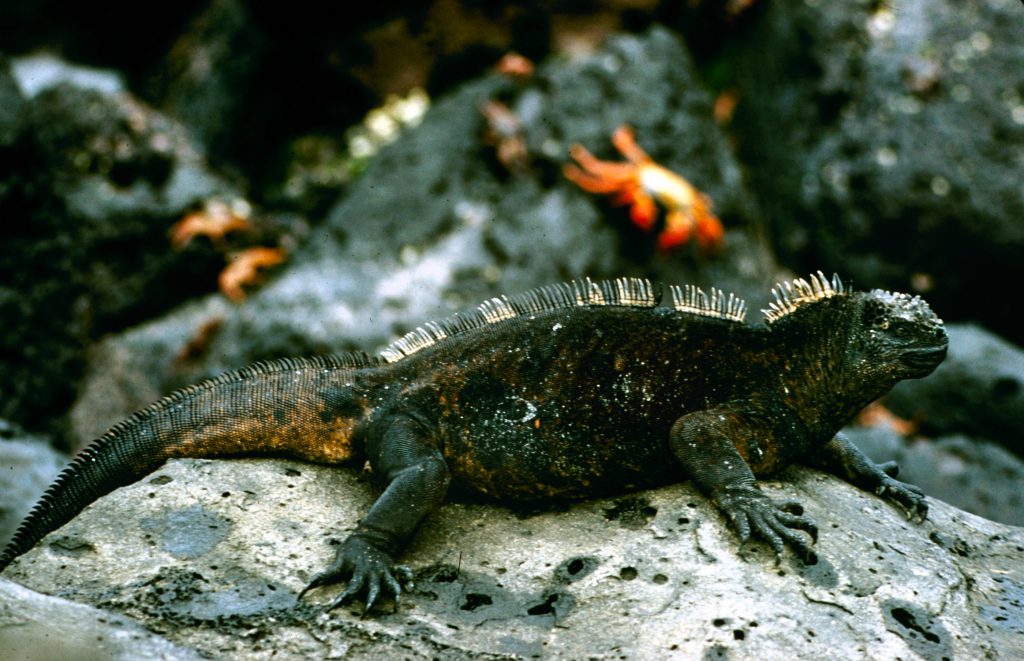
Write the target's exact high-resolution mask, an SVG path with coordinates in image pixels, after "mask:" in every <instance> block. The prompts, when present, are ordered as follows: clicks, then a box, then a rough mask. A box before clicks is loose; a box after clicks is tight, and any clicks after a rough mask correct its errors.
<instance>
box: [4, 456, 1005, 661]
mask: <svg viewBox="0 0 1024 661" xmlns="http://www.w3.org/2000/svg"><path fill="white" fill-rule="evenodd" d="M764 488H765V489H766V491H767V492H768V493H769V494H771V495H772V496H773V497H776V498H797V499H799V500H801V501H803V503H804V504H805V506H806V509H807V512H808V514H810V515H811V516H813V517H814V518H815V519H816V520H817V522H818V524H819V526H820V528H821V535H820V540H819V543H818V553H819V556H820V561H819V562H818V564H816V565H812V566H803V565H802V564H801V563H799V561H797V560H795V559H793V558H792V557H790V556H788V555H787V556H786V557H784V558H783V561H782V563H781V565H776V564H775V559H774V557H773V554H772V553H771V551H770V550H769V549H767V548H766V547H764V546H761V545H757V544H751V545H748V546H747V547H745V548H743V549H740V548H738V546H739V545H738V542H737V540H736V538H735V536H734V534H733V533H732V532H731V531H730V530H728V529H727V528H726V526H725V524H724V522H723V520H722V518H721V517H720V516H719V515H718V514H717V513H716V512H715V511H714V510H713V509H712V507H711V506H710V504H709V503H708V501H706V500H705V499H704V498H702V497H701V496H700V495H698V494H697V492H696V491H695V490H694V489H693V487H691V486H690V485H688V484H681V485H676V486H669V487H665V488H662V489H657V490H652V491H644V492H638V493H634V494H630V495H625V496H622V497H619V498H610V499H602V500H593V501H586V502H582V503H579V504H575V505H572V506H569V507H567V508H555V509H551V510H542V511H532V512H529V513H526V512H519V513H516V512H513V511H510V510H507V509H505V508H502V507H498V506H494V505H489V504H485V503H477V504H473V503H455V504H449V505H446V506H444V507H442V508H441V509H440V510H439V511H438V512H437V513H436V514H435V515H433V516H432V517H430V518H429V519H428V521H427V522H426V523H425V525H424V527H423V529H422V530H421V531H420V533H419V535H418V536H417V538H416V540H415V541H414V543H413V544H412V546H411V547H410V548H409V549H408V551H407V552H406V553H405V554H404V555H403V557H402V561H405V562H408V563H409V564H411V565H412V566H413V567H414V568H415V570H416V587H415V589H414V590H413V591H412V592H411V593H410V594H407V595H406V596H405V597H404V598H403V600H402V603H401V606H400V608H399V609H398V612H396V613H393V612H390V606H385V607H383V608H381V609H380V610H379V612H377V613H375V616H374V617H372V618H367V619H362V618H361V617H360V609H361V606H360V605H358V604H356V605H354V606H352V607H347V608H341V609H337V610H335V611H332V612H330V613H327V614H324V613H321V612H319V610H318V609H317V607H316V605H317V604H322V603H326V602H327V601H328V600H329V599H330V598H331V597H332V596H333V595H335V594H337V593H338V591H339V590H340V586H331V587H326V588H320V589H318V590H316V591H314V592H313V593H311V594H310V595H309V596H308V597H307V598H306V599H305V600H304V601H303V602H302V603H299V604H296V602H295V596H296V594H297V592H298V590H299V589H301V587H302V586H303V585H304V584H305V583H306V582H307V581H308V580H309V578H310V577H311V576H312V574H313V573H315V572H317V571H319V570H320V569H321V568H322V567H324V566H325V564H326V563H327V562H328V561H329V560H330V559H331V558H332V557H333V548H332V543H333V541H332V540H337V539H340V538H341V537H342V536H344V535H345V533H346V531H347V530H349V529H351V528H352V527H353V526H354V525H355V523H356V521H357V520H358V517H359V516H360V514H361V513H362V512H365V511H366V508H367V507H369V505H370V503H371V501H372V497H373V496H372V493H371V490H370V489H369V488H368V486H367V484H366V480H365V479H363V478H362V477H361V476H360V475H359V474H358V473H357V472H356V471H354V470H352V469H339V468H328V467H322V466H313V465H306V464H299V463H294V462H286V461H278V460H240V461H201V460H177V461H172V462H170V463H168V464H167V465H166V466H165V467H164V468H162V469H160V470H158V471H157V472H156V473H154V474H152V475H150V476H149V477H147V478H145V479H143V480H142V481H140V482H138V483H136V484H134V485H131V486H129V487H126V488H123V489H120V490H118V491H117V492H115V493H113V494H111V495H110V496H108V497H106V498H103V499H101V500H100V501H98V502H97V503H96V504H94V505H93V506H91V507H90V508H88V509H87V510H86V511H85V512H84V513H82V514H81V515H80V516H79V517H78V518H76V519H75V520H73V521H72V522H71V523H69V524H68V525H66V526H65V527H64V528H62V529H60V530H58V531H56V532H55V533H53V534H51V535H50V536H49V537H47V538H46V539H45V540H44V541H43V542H42V543H41V544H40V545H39V546H38V547H37V548H35V549H34V550H32V551H30V552H29V553H28V554H26V555H25V556H23V557H22V558H21V559H19V560H18V561H16V562H15V563H14V564H13V565H12V566H11V567H10V568H9V570H8V571H7V572H5V577H6V578H10V579H12V580H15V581H17V582H19V583H22V584H24V585H26V586H28V587H29V588H31V589H33V590H38V591H41V592H44V593H48V594H53V595H56V596H59V597H63V598H68V599H72V600H75V601H79V602H82V603H86V604H91V605H95V606H98V607H101V608H104V609H109V610H110V611H112V612H113V613H117V614H118V615H117V617H122V616H127V617H131V618H133V619H136V620H138V621H139V622H140V623H142V624H143V626H146V627H147V628H149V629H151V630H153V631H156V632H159V633H160V634H161V635H163V636H165V637H166V638H167V639H169V640H170V641H172V642H173V643H174V644H176V645H179V646H181V647H185V648H188V649H192V650H194V651H196V652H198V653H200V654H206V655H213V656H216V657H218V658H246V659H260V658H302V657H306V658H308V657H310V656H315V657H320V658H331V657H339V656H346V658H355V659H383V658H394V656H395V655H398V656H400V657H402V658H437V657H440V658H449V659H464V658H465V659H476V658H483V659H490V658H515V657H535V656H541V657H544V656H556V655H557V656H559V657H562V658H593V657H607V656H615V657H619V656H623V655H624V656H626V657H628V658H664V657H666V656H673V655H679V656H680V657H682V658H697V657H700V656H702V655H730V656H731V655H734V654H735V655H739V656H757V657H759V658H781V657H786V658H820V655H821V654H822V651H823V650H828V651H829V655H830V657H831V658H837V659H862V658H929V659H931V658H993V657H997V656H1003V657H1006V658H1009V657H1012V656H1013V655H1014V653H1015V650H1016V651H1019V649H1020V647H1019V645H1020V640H1021V635H1022V634H1024V618H1022V615H1024V612H1022V606H1021V603H1020V599H1019V597H1020V594H1021V590H1022V588H1024V529H1020V528H1013V527H1009V526H1004V525H1000V524H996V523H992V522H990V521H987V520H984V519H980V518H978V517H975V516H972V515H969V514H966V513H964V512H961V511H959V510H956V509H954V508H952V507H950V506H947V505H945V504H943V503H941V502H939V501H934V500H933V501H930V505H931V507H932V509H931V513H930V515H929V518H928V520H927V521H925V522H924V523H923V524H913V523H909V522H907V521H906V520H905V519H904V518H903V516H902V515H901V513H900V512H898V511H897V510H895V509H894V508H892V507H890V506H889V505H887V504H885V503H883V502H882V501H881V500H879V499H877V498H876V497H874V496H873V495H870V494H866V493H863V492H861V491H858V490H856V489H854V488H853V487H850V486H848V485H846V484H845V483H842V482H840V481H838V480H837V479H835V478H832V477H829V476H826V475H823V474H820V473H817V472H813V471H809V470H805V469H791V470H789V471H787V472H786V474H785V481H784V482H768V483H766V484H765V485H764ZM8 599H9V598H8ZM7 603H8V604H10V603H11V602H10V601H8V602H7ZM112 617H114V616H112ZM9 629H10V625H8V627H7V628H6V629H0V635H4V632H6V631H9Z"/></svg>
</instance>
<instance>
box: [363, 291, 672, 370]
mask: <svg viewBox="0 0 1024 661" xmlns="http://www.w3.org/2000/svg"><path fill="white" fill-rule="evenodd" d="M660 299H661V295H660V292H658V291H657V290H656V289H655V288H654V286H653V285H652V284H651V283H650V281H648V280H645V279H643V278H617V279H615V280H596V281H595V280H591V279H590V278H584V279H581V280H573V281H571V282H565V283H561V284H557V285H548V286H546V287H541V288H539V289H532V290H530V291H527V292H524V293H522V294H516V295H514V296H499V297H496V298H492V299H490V300H487V301H484V302H483V303H481V304H480V305H479V306H477V309H476V310H475V311H473V312H470V313H467V314H455V315H452V316H450V317H448V318H447V319H442V320H441V321H432V322H429V323H426V324H424V325H423V326H420V327H418V328H416V329H414V330H412V331H409V332H408V333H406V334H405V335H404V336H402V337H401V338H399V339H397V340H395V341H394V342H392V343H391V344H389V345H388V346H387V347H385V348H384V350H383V351H381V356H382V357H383V358H384V360H385V361H387V362H389V363H393V362H396V361H398V360H401V359H402V358H405V357H406V356H411V355H412V354H414V353H416V352H417V351H421V350H423V349H425V348H426V347H429V346H431V345H433V344H436V343H437V342H440V341H441V340H443V339H444V338H446V337H449V336H451V335H457V334H459V333H464V332H466V331H470V330H473V329H475V328H480V327H482V326H487V325H489V324H496V323H500V322H502V321H505V320H507V319H515V318H516V317H522V316H528V315H531V314H536V313H539V312H546V311H549V310H558V309H562V308H572V307H589V306H605V305H619V306H626V307H638V308H653V307H655V306H656V305H658V303H659V301H660Z"/></svg>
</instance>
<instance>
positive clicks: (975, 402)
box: [888, 324, 1024, 457]
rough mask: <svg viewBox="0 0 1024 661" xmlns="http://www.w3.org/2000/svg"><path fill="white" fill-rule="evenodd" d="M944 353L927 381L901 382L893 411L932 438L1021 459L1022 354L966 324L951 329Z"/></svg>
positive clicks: (1023, 452)
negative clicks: (981, 445) (996, 447)
mask: <svg viewBox="0 0 1024 661" xmlns="http://www.w3.org/2000/svg"><path fill="white" fill-rule="evenodd" d="M948 332H949V353H948V355H947V356H946V360H944V361H943V362H942V364H940V365H939V367H938V369H936V370H935V373H934V374H932V375H931V376H929V377H928V378H927V379H920V380H916V381H904V382H903V383H900V384H898V385H897V386H896V388H894V389H893V391H892V393H890V395H889V397H888V402H889V405H890V406H891V407H892V409H893V411H895V412H897V413H899V414H900V415H902V416H904V417H907V418H914V417H917V418H920V419H921V420H922V422H923V425H924V427H925V428H926V429H927V430H929V431H931V432H932V433H935V434H968V435H970V436H976V437H981V438H986V439H989V440H991V441H994V442H996V443H1000V444H1002V445H1003V446H1004V447H1006V448H1007V449H1009V450H1011V451H1013V452H1015V453H1016V454H1017V456H1018V457H1024V350H1022V349H1021V348H1020V347H1018V346H1015V345H1013V344H1011V343H1009V342H1007V341H1005V340H1003V339H1002V338H1000V337H998V336H996V335H994V334H992V333H990V332H988V331H986V330H985V329H983V328H981V327H979V326H975V325H971V324H964V325H961V324H950V325H949V327H948Z"/></svg>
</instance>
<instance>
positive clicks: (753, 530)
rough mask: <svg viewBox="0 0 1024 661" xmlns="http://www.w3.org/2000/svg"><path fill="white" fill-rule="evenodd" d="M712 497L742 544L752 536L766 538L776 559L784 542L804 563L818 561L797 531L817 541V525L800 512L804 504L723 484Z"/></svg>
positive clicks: (754, 489)
mask: <svg viewBox="0 0 1024 661" xmlns="http://www.w3.org/2000/svg"><path fill="white" fill-rule="evenodd" d="M712 497H713V499H714V502H715V505H717V506H718V508H719V509H720V510H722V511H723V512H724V513H725V514H726V516H728V517H729V521H730V522H731V523H732V525H733V527H734V528H735V529H736V532H737V533H738V534H739V537H740V541H741V542H743V543H744V544H745V543H747V542H748V541H749V540H750V539H751V537H752V536H753V537H756V538H759V539H761V540H764V541H766V542H768V544H770V545H771V547H772V549H774V550H775V561H776V563H778V562H780V561H781V559H782V552H783V551H784V550H785V547H786V545H787V544H788V545H789V546H790V547H791V548H792V549H793V550H794V551H795V552H796V553H797V555H799V556H800V558H801V559H802V560H803V561H804V562H805V563H806V564H809V565H812V564H815V563H816V562H817V561H818V556H817V554H815V552H814V550H813V549H812V548H811V544H809V543H808V542H807V540H806V539H804V537H803V536H802V535H799V534H797V532H796V531H797V530H802V531H804V532H805V533H807V534H808V535H810V537H811V543H813V542H816V541H818V526H817V525H815V523H814V521H812V520H811V519H810V518H808V517H806V516H803V512H804V508H803V506H802V505H801V504H800V503H798V502H796V501H785V502H781V503H777V502H775V501H773V500H772V499H771V498H769V497H768V496H766V495H764V494H763V493H761V491H760V490H758V489H757V488H756V487H749V486H743V487H726V488H723V489H721V490H719V491H717V492H716V493H714V494H713V495H712Z"/></svg>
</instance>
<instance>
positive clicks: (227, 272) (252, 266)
mask: <svg viewBox="0 0 1024 661" xmlns="http://www.w3.org/2000/svg"><path fill="white" fill-rule="evenodd" d="M284 259H285V255H284V251H283V250H281V249H280V248H264V247H256V248H247V249H245V250H242V251H240V252H237V253H234V254H232V255H230V257H229V261H228V265H227V266H226V267H224V270H223V271H221V273H220V277H219V278H218V284H219V285H220V290H221V292H222V293H223V294H224V295H225V296H227V297H228V298H229V299H231V300H232V301H234V302H235V303H241V302H242V300H244V299H245V290H244V289H243V288H242V286H243V285H250V284H253V283H254V282H256V281H257V280H258V278H259V271H260V270H262V269H265V268H268V267H271V266H276V265H278V264H280V263H281V262H283V261H284Z"/></svg>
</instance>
